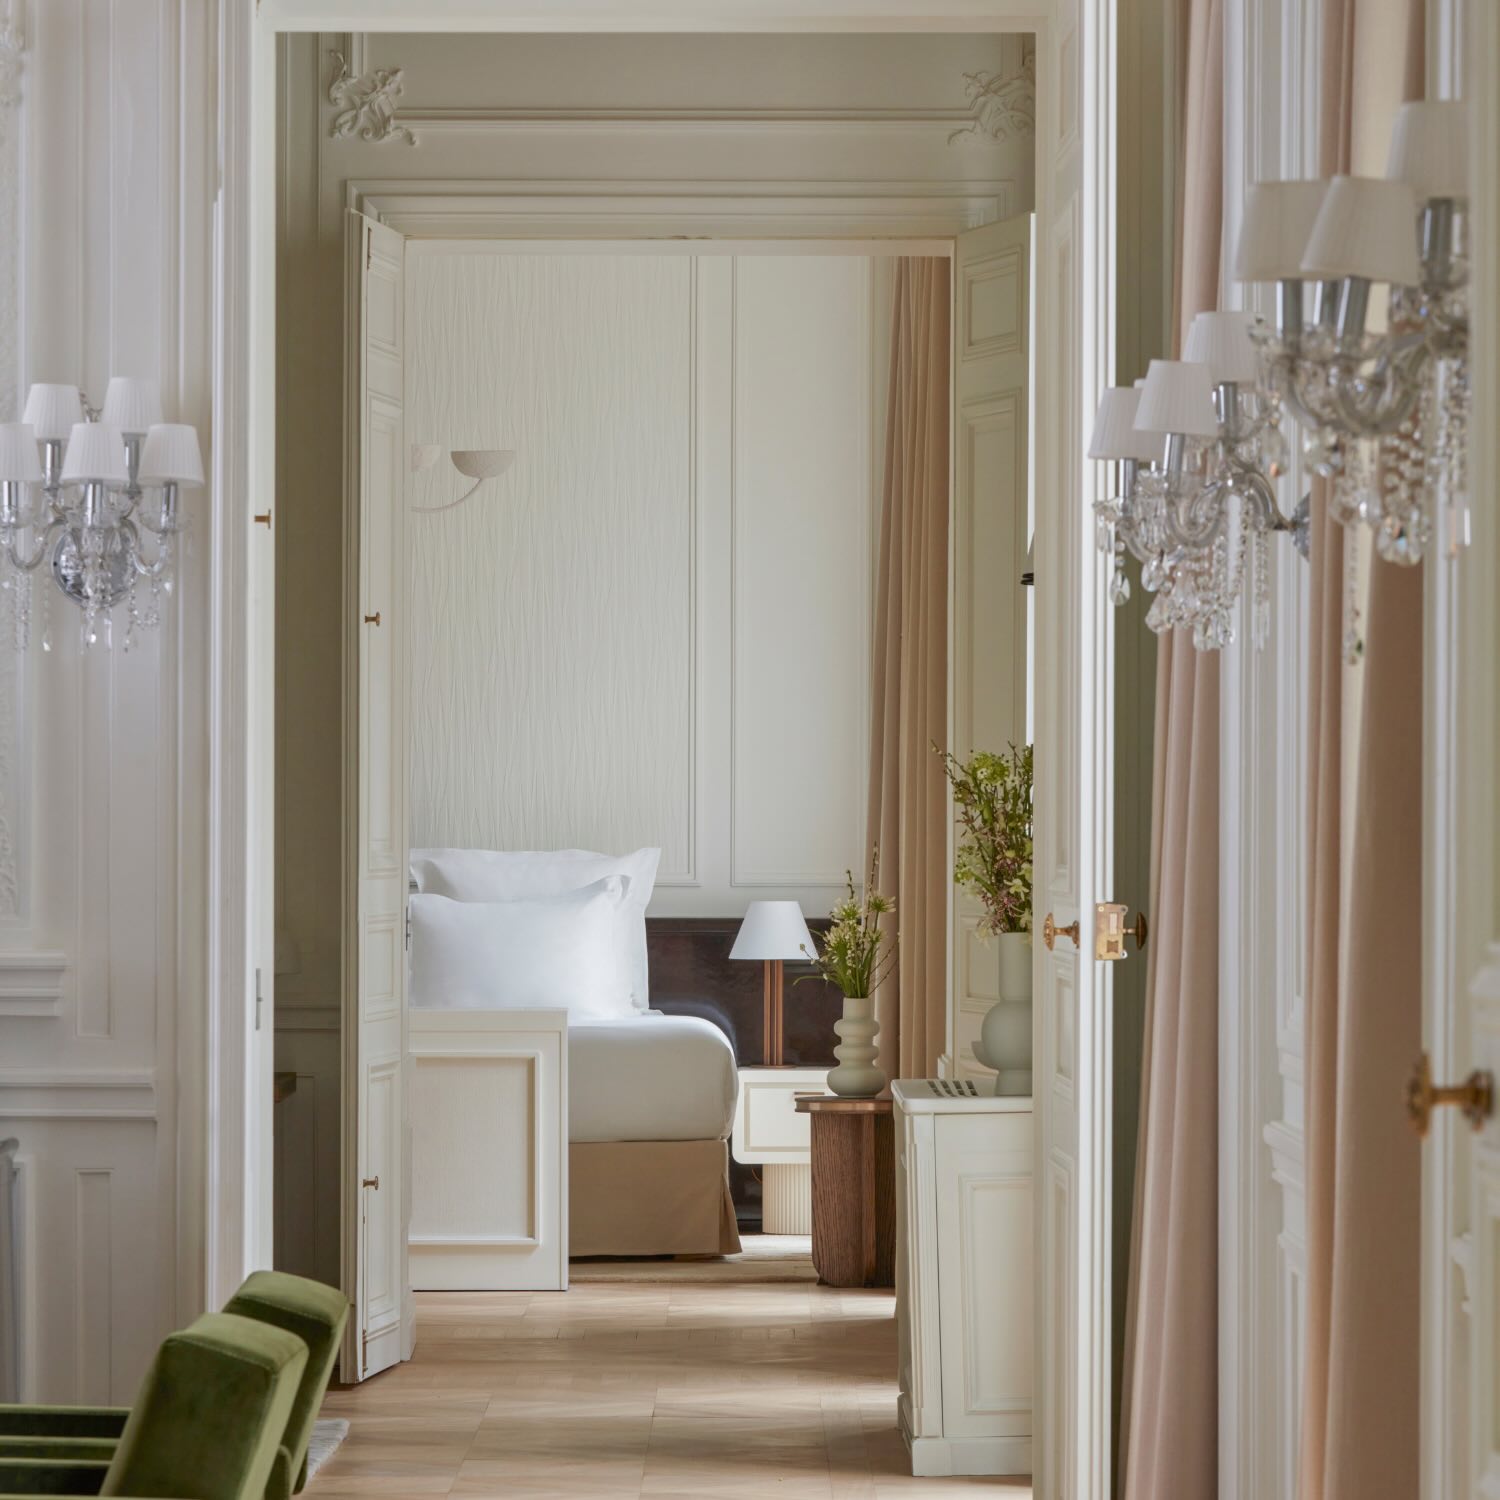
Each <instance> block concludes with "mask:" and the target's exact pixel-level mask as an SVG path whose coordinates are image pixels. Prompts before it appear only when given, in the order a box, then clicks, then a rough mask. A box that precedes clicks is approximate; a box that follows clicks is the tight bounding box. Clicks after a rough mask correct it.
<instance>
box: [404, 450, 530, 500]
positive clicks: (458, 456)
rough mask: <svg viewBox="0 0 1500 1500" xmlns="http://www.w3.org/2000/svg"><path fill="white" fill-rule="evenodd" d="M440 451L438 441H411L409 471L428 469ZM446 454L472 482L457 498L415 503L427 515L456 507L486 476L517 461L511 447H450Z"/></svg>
mask: <svg viewBox="0 0 1500 1500" xmlns="http://www.w3.org/2000/svg"><path fill="white" fill-rule="evenodd" d="M442 452H443V447H442V444H441V443H413V444H412V445H411V471H412V473H413V474H418V473H420V472H421V471H422V470H423V469H430V468H431V467H432V466H433V464H435V463H436V462H437V461H438V459H439V458H440V457H441V456H442ZM448 457H449V458H450V459H451V460H452V461H453V467H454V468H455V469H457V470H458V472H459V473H460V474H462V475H463V476H464V477H465V478H466V479H472V480H473V481H474V483H473V484H471V485H470V486H469V488H468V489H466V490H465V491H464V492H463V494H461V495H460V496H459V497H458V498H457V499H456V500H445V501H444V502H443V503H442V504H441V505H414V506H412V509H413V510H416V511H422V512H424V513H425V514H427V515H435V514H436V513H437V512H438V511H443V510H456V509H457V508H458V507H459V506H460V505H462V504H463V503H464V501H465V500H468V499H470V498H471V497H472V496H473V494H474V492H475V491H476V490H478V489H479V487H480V486H481V485H482V484H484V483H485V481H486V480H490V479H494V478H497V477H498V476H499V475H501V474H503V473H504V472H505V471H506V470H507V469H508V468H510V466H511V465H512V464H513V463H514V462H515V461H516V452H515V449H514V448H453V449H451V450H450V451H449V453H448Z"/></svg>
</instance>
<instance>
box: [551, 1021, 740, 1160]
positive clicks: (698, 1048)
mask: <svg viewBox="0 0 1500 1500" xmlns="http://www.w3.org/2000/svg"><path fill="white" fill-rule="evenodd" d="M738 1093H739V1075H738V1073H737V1072H736V1071H735V1065H734V1048H733V1047H731V1046H730V1045H729V1038H728V1037H726V1036H725V1035H724V1033H723V1032H722V1031H720V1030H719V1028H718V1027H717V1026H715V1025H714V1024H713V1023H712V1022H710V1021H705V1020H703V1019H702V1018H701V1017H699V1016H665V1015H662V1014H661V1013H660V1012H657V1011H648V1012H646V1013H644V1014H642V1015H638V1016H631V1017H627V1018H623V1019H620V1020H607V1021H604V1020H601V1021H592V1020H591V1021H571V1022H570V1023H569V1026H568V1139H569V1140H570V1141H703V1140H718V1139H722V1138H724V1137H727V1136H728V1135H729V1132H730V1128H731V1126H732V1125H733V1124H734V1108H735V1101H736V1098H737V1096H738Z"/></svg>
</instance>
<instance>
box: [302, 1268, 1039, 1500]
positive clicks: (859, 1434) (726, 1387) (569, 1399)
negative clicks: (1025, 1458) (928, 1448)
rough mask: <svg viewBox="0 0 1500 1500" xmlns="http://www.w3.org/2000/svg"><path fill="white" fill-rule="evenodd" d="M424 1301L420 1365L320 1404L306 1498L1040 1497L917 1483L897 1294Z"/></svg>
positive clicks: (415, 1362) (628, 1292)
mask: <svg viewBox="0 0 1500 1500" xmlns="http://www.w3.org/2000/svg"><path fill="white" fill-rule="evenodd" d="M417 1308H418V1312H417V1349H416V1357H415V1358H414V1359H412V1360H411V1362H410V1363H408V1364H405V1365H402V1366H400V1367H399V1368H397V1369H394V1370H389V1371H387V1372H386V1373H385V1374H383V1375H379V1376H376V1377H375V1378H374V1379H373V1380H370V1381H367V1382H366V1383H365V1384H364V1385H362V1386H358V1387H355V1388H352V1389H349V1390H340V1391H334V1392H331V1393H330V1394H329V1397H328V1400H327V1402H326V1404H325V1406H324V1415H325V1416H338V1417H347V1418H348V1419H349V1421H350V1424H351V1426H350V1432H349V1437H348V1438H347V1440H346V1441H345V1442H344V1445H343V1446H342V1447H341V1448H340V1449H339V1450H338V1452H337V1453H335V1454H334V1456H333V1457H332V1459H331V1460H330V1461H329V1462H328V1464H327V1466H326V1467H325V1468H324V1469H323V1470H322V1471H321V1472H320V1473H319V1474H318V1476H317V1477H316V1479H314V1481H313V1482H312V1485H311V1486H310V1487H309V1490H308V1494H309V1496H311V1497H313V1500H319V1497H326V1500H336V1497H341V1496H352V1495H369V1496H381V1495H384V1496H402V1495H407V1496H414V1497H415V1496H424V1495H455V1496H458V1495H463V1496H468V1497H471V1500H490V1497H493V1500H502V1497H504V1500H518V1497H521V1500H544V1497H545V1500H574V1497H588V1496H607V1497H626V1496H635V1497H669V1496H670V1497H676V1500H685V1497H695V1496H698V1497H704V1500H711V1497H715V1496H734V1497H741V1500H763V1497H767V1496H785V1497H788V1500H884V1497H886V1496H905V1497H913V1500H915V1497H923V1496H928V1497H938V1496H949V1497H954V1500H957V1497H960V1496H968V1495H979V1494H990V1495H995V1496H997V1497H998V1496H1003V1497H1005V1500H1029V1496H1030V1494H1031V1490H1030V1486H1029V1485H1028V1484H1027V1483H1026V1482H1024V1481H1020V1482H1016V1481H1012V1482H1009V1483H1006V1482H1002V1481H998V1480H983V1479H940V1480H939V1479H913V1478H912V1477H911V1474H910V1472H909V1469H908V1465H907V1459H906V1452H905V1450H904V1448H903V1447H902V1444H901V1438H900V1435H899V1433H898V1432H897V1430H896V1382H895V1369H896V1323H895V1312H894V1299H893V1298H892V1297H891V1295H890V1293H888V1292H880V1291H838V1290H834V1289H832V1288H828V1287H818V1286H805V1285H797V1284H789V1283H771V1284H755V1285H726V1284H722V1283H707V1284H704V1283H687V1284H683V1283H668V1284H662V1283H635V1282H599V1283H591V1284H585V1285H575V1286H574V1287H573V1289H572V1290H571V1291H568V1292H562V1293H557V1292H491V1293H425V1294H423V1295H421V1296H419V1297H418V1299H417Z"/></svg>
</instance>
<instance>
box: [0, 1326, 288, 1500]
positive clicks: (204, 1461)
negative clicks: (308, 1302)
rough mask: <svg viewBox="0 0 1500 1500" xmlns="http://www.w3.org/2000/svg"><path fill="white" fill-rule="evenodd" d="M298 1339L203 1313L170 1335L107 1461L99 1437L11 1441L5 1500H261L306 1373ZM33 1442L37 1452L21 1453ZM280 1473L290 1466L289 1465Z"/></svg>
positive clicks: (0, 1466)
mask: <svg viewBox="0 0 1500 1500" xmlns="http://www.w3.org/2000/svg"><path fill="white" fill-rule="evenodd" d="M307 1360H308V1351H307V1345H306V1343H305V1342H304V1341H303V1340H302V1339H300V1338H299V1337H298V1336H297V1335H296V1334H294V1333H289V1332H288V1331H287V1330H286V1329H284V1328H277V1327H275V1326H273V1325H271V1324H269V1323H265V1322H257V1321H255V1320H254V1319H251V1318H246V1317H242V1316H239V1315H238V1314H235V1313H205V1314H204V1315H203V1316H202V1317H201V1318H199V1319H198V1320H197V1321H196V1322H195V1323H193V1324H192V1325H191V1326H190V1327H188V1328H185V1329H183V1330H182V1331H181V1332H180V1333H174V1334H172V1335H170V1336H169V1337H168V1338H167V1340H166V1341H165V1342H164V1343H163V1344H162V1346H161V1348H160V1349H159V1350H158V1351H157V1355H156V1358H155V1359H154V1360H153V1361H152V1363H151V1368H150V1369H149V1370H148V1371H147V1372H146V1378H145V1380H144V1381H143V1382H142V1385H141V1389H140V1391H139V1393H138V1394H137V1396H136V1401H135V1405H134V1406H132V1407H131V1409H130V1416H129V1418H128V1419H127V1420H126V1423H125V1428H124V1431H123V1432H122V1433H121V1434H120V1437H119V1440H118V1442H117V1443H115V1444H114V1451H113V1454H112V1456H110V1457H108V1458H106V1457H105V1456H104V1455H103V1454H102V1452H100V1451H99V1450H98V1449H97V1448H96V1447H94V1446H93V1445H97V1444H99V1443H100V1442H101V1441H108V1440H107V1439H103V1440H101V1439H100V1438H98V1437H92V1438H91V1437H86V1436H81V1435H79V1434H77V1433H74V1434H72V1435H70V1436H67V1437H56V1436H54V1437H53V1438H52V1439H51V1440H50V1441H52V1442H53V1443H55V1444H56V1446H55V1447H54V1448H53V1449H52V1450H51V1451H50V1453H48V1451H47V1440H42V1439H30V1440H28V1439H27V1438H26V1437H24V1436H19V1437H18V1436H16V1435H14V1434H12V1435H11V1436H12V1439H13V1447H12V1451H11V1453H10V1454H9V1455H6V1454H0V1500H11V1497H16V1496H23V1495H25V1496H30V1495H106V1496H122V1497H125V1496H128V1497H131V1500H262V1497H263V1496H264V1495H265V1494H266V1489H267V1485H268V1484H269V1482H270V1481H271V1477H272V1472H273V1469H274V1468H275V1467H276V1466H277V1457H278V1453H280V1452H281V1444H282V1440H283V1438H284V1436H285V1434H286V1430H287V1422H288V1420H289V1419H290V1417H291V1414H292V1408H293V1406H294V1405H295V1404H296V1400H297V1393H298V1389H299V1387H300V1385H301V1382H302V1376H303V1374H304V1372H305V1371H306V1369H307ZM28 1441H30V1442H32V1443H33V1444H35V1448H36V1451H33V1452H29V1453H28V1452H24V1451H16V1449H18V1448H24V1447H25V1445H26V1444H27V1443H28ZM282 1464H283V1467H285V1466H286V1461H285V1460H284V1459H283V1460H282Z"/></svg>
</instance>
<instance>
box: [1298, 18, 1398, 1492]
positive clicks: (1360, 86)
mask: <svg viewBox="0 0 1500 1500" xmlns="http://www.w3.org/2000/svg"><path fill="white" fill-rule="evenodd" d="M1424 21H1425V16H1424V10H1423V5H1422V0H1324V12H1323V27H1324V29H1323V46H1322V57H1323V79H1322V85H1323V90H1322V101H1323V115H1322V120H1321V139H1320V165H1321V168H1322V170H1323V172H1324V173H1325V174H1328V173H1332V172H1338V171H1350V170H1354V171H1363V172H1367V173H1374V174H1378V173H1380V172H1381V170H1382V168H1383V158H1384V151H1385V143H1386V139H1387V136H1388V134H1389V130H1390V124H1391V119H1392V116H1393V115H1394V112H1395V109H1396V106H1397V104H1398V103H1399V102H1400V101H1401V99H1402V98H1403V97H1405V98H1417V97H1420V96H1421V93H1422V73H1423V45H1422V38H1423V27H1424ZM1327 500H1328V494H1327V487H1326V486H1324V485H1321V484H1319V485H1315V486H1314V490H1313V512H1312V514H1313V537H1312V557H1311V562H1312V570H1313V572H1312V592H1311V600H1310V603H1311V612H1310V615H1311V630H1310V647H1311V665H1310V671H1309V691H1310V701H1309V704H1308V767H1307V776H1308V797H1309V807H1308V839H1309V842H1308V848H1307V905H1306V911H1307V930H1308V968H1307V986H1306V1007H1307V1014H1306V1056H1305V1061H1304V1082H1303V1089H1304V1097H1305V1101H1306V1102H1305V1112H1306V1166H1307V1173H1306V1176H1307V1321H1306V1352H1305V1364H1304V1372H1303V1410H1302V1450H1301V1486H1300V1494H1301V1496H1302V1500H1355V1497H1360V1500H1373V1497H1385V1496H1390V1497H1392V1500H1397V1497H1403V1500H1404V1497H1406V1496H1409V1495H1415V1494H1416V1493H1417V1492H1418V1490H1419V1488H1420V1483H1419V1453H1420V1449H1419V1428H1420V1385H1419V1361H1418V1359H1417V1357H1416V1356H1417V1350H1418V1348H1419V1345H1420V1295H1421V1247H1420V1239H1419V1221H1420V1213H1421V1154H1420V1150H1419V1147H1418V1144H1417V1141H1416V1138H1415V1137H1414V1136H1413V1135H1412V1133H1411V1132H1410V1130H1408V1129H1407V1127H1406V1123H1405V1119H1404V1116H1403V1112H1402V1109H1401V1099H1402V1089H1403V1085H1404V1082H1405V1079H1406V1076H1407V1074H1408V1072H1409V1070H1410V1068H1411V1065H1412V1062H1413V1060H1414V1059H1415V1057H1416V1055H1417V1052H1418V1051H1419V1049H1420V1047H1421V1022H1422V974H1421V948H1422V945H1421V937H1420V933H1421V925H1420V912H1421V897H1422V573H1421V570H1420V568H1404V567H1398V566H1395V565H1393V564H1390V563H1385V562H1380V561H1375V562H1373V563H1372V564H1370V571H1369V592H1368V599H1367V602H1366V603H1365V606H1364V612H1363V613H1364V625H1363V643H1364V649H1363V652H1362V653H1361V655H1360V657H1359V659H1358V660H1357V661H1356V662H1355V663H1353V664H1352V665H1346V662H1345V648H1344V636H1345V618H1346V609H1347V599H1346V589H1347V588H1348V583H1347V581H1346V575H1347V573H1348V569H1349V561H1350V555H1349V549H1350V548H1351V546H1352V545H1353V542H1352V541H1351V539H1350V538H1349V537H1348V536H1346V534H1345V532H1344V531H1343V529H1342V528H1341V527H1339V526H1338V525H1337V524H1336V523H1335V522H1333V521H1332V520H1330V519H1329V517H1328V515H1327V510H1326V507H1327ZM1350 673H1353V674H1355V676H1356V681H1355V682H1354V683H1353V685H1352V686H1353V691H1351V684H1350V683H1349V681H1348V680H1347V678H1348V674H1350ZM1351 703H1357V704H1358V712H1357V714H1351V713H1349V712H1347V711H1346V709H1347V706H1348V705H1349V704H1351ZM1351 736H1356V737H1357V738H1356V739H1355V740H1354V742H1353V744H1351V743H1350V737H1351ZM1351 750H1352V752H1353V753H1352V754H1351V753H1350V752H1351ZM1351 767H1352V777H1351Z"/></svg>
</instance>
